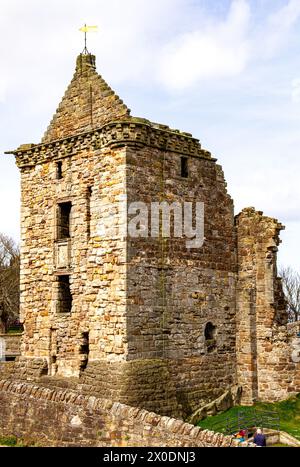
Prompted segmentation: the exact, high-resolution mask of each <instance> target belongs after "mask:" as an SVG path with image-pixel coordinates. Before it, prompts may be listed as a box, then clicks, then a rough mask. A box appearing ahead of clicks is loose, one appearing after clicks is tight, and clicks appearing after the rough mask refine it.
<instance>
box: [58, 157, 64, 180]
mask: <svg viewBox="0 0 300 467" xmlns="http://www.w3.org/2000/svg"><path fill="white" fill-rule="evenodd" d="M62 178H63V168H62V162H61V161H59V162H57V163H56V179H57V180H61V179H62Z"/></svg>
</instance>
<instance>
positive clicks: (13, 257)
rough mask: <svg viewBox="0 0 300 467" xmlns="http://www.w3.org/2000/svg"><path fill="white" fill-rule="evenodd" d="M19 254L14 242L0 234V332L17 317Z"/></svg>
mask: <svg viewBox="0 0 300 467" xmlns="http://www.w3.org/2000/svg"><path fill="white" fill-rule="evenodd" d="M19 280H20V253H19V248H18V246H17V245H16V243H15V242H14V240H13V239H12V238H10V237H8V236H6V235H4V234H0V331H1V332H5V331H6V330H7V327H8V325H9V324H10V323H12V322H14V321H15V320H16V319H17V318H18V316H19V298H20V287H19Z"/></svg>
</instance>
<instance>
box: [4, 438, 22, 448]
mask: <svg viewBox="0 0 300 467" xmlns="http://www.w3.org/2000/svg"><path fill="white" fill-rule="evenodd" d="M17 443H18V440H17V438H16V437H15V436H7V437H3V438H2V437H0V446H10V447H13V446H16V445H17Z"/></svg>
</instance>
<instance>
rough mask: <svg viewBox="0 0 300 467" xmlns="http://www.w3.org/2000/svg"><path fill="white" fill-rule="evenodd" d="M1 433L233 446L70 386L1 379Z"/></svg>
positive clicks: (37, 440) (106, 443)
mask: <svg viewBox="0 0 300 467" xmlns="http://www.w3.org/2000/svg"><path fill="white" fill-rule="evenodd" d="M0 413H1V417H0V435H1V436H12V435H15V436H17V437H18V438H22V439H23V442H24V443H26V444H30V445H34V446H64V447H72V446H73V447H75V446H81V447H84V446H87V447H91V446H94V447H126V446H129V447H137V446H138V447H143V446H145V447H151V446H162V447H214V446H215V447H217V446H219V447H229V446H232V447H236V446H237V441H235V440H233V439H232V438H231V437H229V436H224V435H222V434H218V433H213V432H208V431H201V429H200V428H198V427H195V426H193V425H189V424H187V423H184V422H182V421H180V420H176V419H171V418H168V417H162V416H160V415H157V414H155V413H150V412H147V411H146V410H142V409H140V408H135V407H129V406H126V405H122V404H120V403H113V402H111V401H109V400H105V399H98V398H96V397H88V396H83V395H80V394H79V393H77V392H75V391H70V390H56V389H48V388H45V387H41V386H37V385H31V384H28V383H27V384H25V383H15V382H12V381H5V380H2V381H0Z"/></svg>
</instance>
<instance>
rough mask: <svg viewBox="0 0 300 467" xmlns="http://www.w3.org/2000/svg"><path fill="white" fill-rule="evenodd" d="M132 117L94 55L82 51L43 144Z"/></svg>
mask: <svg viewBox="0 0 300 467" xmlns="http://www.w3.org/2000/svg"><path fill="white" fill-rule="evenodd" d="M129 116H130V110H129V109H128V108H127V107H126V105H125V104H124V103H123V101H122V100H121V99H120V98H119V97H118V96H117V95H116V94H115V93H114V91H113V90H112V89H111V88H110V87H109V86H108V84H107V83H106V82H105V81H104V79H103V78H102V77H101V76H100V75H98V73H97V72H96V58H95V56H94V55H91V54H81V55H79V56H78V57H77V61H76V71H75V74H74V76H73V79H72V81H71V83H70V85H69V87H68V89H67V90H66V92H65V95H64V97H63V99H62V101H61V103H60V104H59V107H58V109H57V111H56V114H55V115H54V117H53V119H52V121H51V123H50V125H49V127H48V129H47V131H46V133H45V134H44V137H43V139H42V143H49V142H51V141H55V140H58V139H62V138H66V137H69V136H75V135H78V134H80V133H84V132H87V131H91V130H93V129H95V128H99V127H101V126H103V125H104V124H106V123H108V122H111V121H114V120H122V119H126V118H128V117H129Z"/></svg>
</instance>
